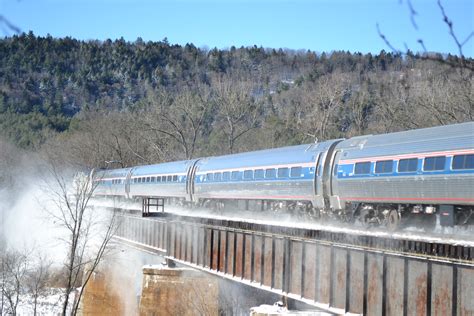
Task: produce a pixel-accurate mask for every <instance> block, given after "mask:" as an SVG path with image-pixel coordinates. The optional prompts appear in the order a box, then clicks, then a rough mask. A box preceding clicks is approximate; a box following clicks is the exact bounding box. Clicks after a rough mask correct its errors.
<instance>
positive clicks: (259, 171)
mask: <svg viewBox="0 0 474 316" xmlns="http://www.w3.org/2000/svg"><path fill="white" fill-rule="evenodd" d="M263 176H264V173H263V169H257V170H255V173H254V177H255V179H263Z"/></svg>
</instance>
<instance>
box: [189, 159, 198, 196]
mask: <svg viewBox="0 0 474 316" xmlns="http://www.w3.org/2000/svg"><path fill="white" fill-rule="evenodd" d="M198 161H199V159H197V160H195V161H193V162H192V163H191V165H190V166H189V168H188V172H187V174H186V199H187V200H188V201H191V202H192V201H193V194H194V177H195V175H196V169H197V163H198Z"/></svg>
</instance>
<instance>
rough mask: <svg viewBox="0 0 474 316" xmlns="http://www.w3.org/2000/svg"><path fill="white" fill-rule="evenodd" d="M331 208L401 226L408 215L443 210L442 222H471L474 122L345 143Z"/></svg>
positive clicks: (338, 152)
mask: <svg viewBox="0 0 474 316" xmlns="http://www.w3.org/2000/svg"><path fill="white" fill-rule="evenodd" d="M332 177H333V180H332V182H331V183H332V185H331V188H330V190H331V207H332V208H333V209H350V210H352V211H353V212H354V215H356V216H359V218H360V219H361V221H362V222H364V223H367V224H370V223H377V224H380V223H385V224H387V225H388V226H389V228H392V229H394V228H396V227H397V226H398V224H399V222H400V219H401V217H402V216H406V215H408V214H419V213H423V214H435V213H436V214H439V215H440V216H441V224H442V225H454V224H463V223H464V224H465V223H467V222H468V221H469V220H470V219H471V218H472V214H473V210H474V122H468V123H463V124H455V125H449V126H440V127H433V128H426V129H419V130H411V131H405V132H398V133H390V134H384V135H375V136H361V137H355V138H351V139H348V140H345V141H343V142H341V143H339V144H338V145H337V147H336V150H335V161H334V165H333V172H332Z"/></svg>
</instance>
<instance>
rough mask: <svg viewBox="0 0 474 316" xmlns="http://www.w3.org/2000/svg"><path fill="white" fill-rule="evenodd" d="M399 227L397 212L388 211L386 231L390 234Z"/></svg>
mask: <svg viewBox="0 0 474 316" xmlns="http://www.w3.org/2000/svg"><path fill="white" fill-rule="evenodd" d="M398 225H400V214H398V211H397V210H390V212H389V213H388V215H387V229H388V230H389V231H391V232H393V231H395V230H396V229H397V228H398Z"/></svg>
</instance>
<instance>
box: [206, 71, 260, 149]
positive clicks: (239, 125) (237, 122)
mask: <svg viewBox="0 0 474 316" xmlns="http://www.w3.org/2000/svg"><path fill="white" fill-rule="evenodd" d="M215 86H216V88H215V97H214V98H215V102H216V107H217V109H218V115H217V116H218V119H217V120H218V121H217V127H218V131H221V132H222V133H224V135H225V138H226V140H227V149H228V152H229V153H230V154H232V153H234V151H235V146H236V142H237V141H238V140H239V139H240V138H241V137H242V136H244V135H245V134H246V133H248V132H249V131H251V130H252V129H254V128H256V127H258V125H259V123H260V121H259V119H260V112H261V104H260V102H259V101H257V100H256V99H255V97H254V96H253V95H252V92H253V91H252V90H253V89H254V87H255V85H254V84H253V83H252V82H250V81H246V80H240V81H234V80H231V79H230V78H229V77H225V76H221V77H219V78H217V79H216V83H215Z"/></svg>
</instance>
